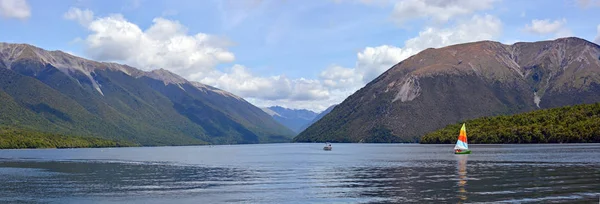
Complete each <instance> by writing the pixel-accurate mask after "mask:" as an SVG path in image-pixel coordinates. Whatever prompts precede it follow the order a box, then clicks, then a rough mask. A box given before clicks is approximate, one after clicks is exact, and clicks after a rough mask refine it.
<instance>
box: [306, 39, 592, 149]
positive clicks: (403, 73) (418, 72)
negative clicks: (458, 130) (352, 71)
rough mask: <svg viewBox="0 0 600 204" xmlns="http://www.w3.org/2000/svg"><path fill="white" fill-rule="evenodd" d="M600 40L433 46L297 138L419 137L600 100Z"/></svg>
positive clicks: (374, 139) (366, 139) (389, 139)
mask: <svg viewBox="0 0 600 204" xmlns="http://www.w3.org/2000/svg"><path fill="white" fill-rule="evenodd" d="M599 85H600V46H598V45H596V44H594V43H591V42H589V41H586V40H584V39H580V38H575V37H570V38H560V39H556V40H552V41H540V42H519V43H515V44H512V45H506V44H502V43H499V42H493V41H480V42H473V43H465V44H458V45H452V46H447V47H443V48H438V49H433V48H430V49H426V50H423V51H421V52H420V53H418V54H416V55H413V56H411V57H409V58H407V59H405V60H404V61H402V62H400V63H398V64H396V65H395V66H393V67H391V68H390V69H389V70H387V71H386V72H384V73H383V74H381V75H380V76H379V77H377V78H376V79H374V80H373V81H371V82H370V83H368V84H367V85H366V86H365V87H363V88H362V89H360V90H358V91H357V92H355V93H354V94H353V95H351V96H350V97H348V98H347V99H346V100H344V102H343V103H341V104H340V105H338V106H337V107H336V108H334V109H333V110H332V111H331V113H329V114H328V115H326V116H325V117H323V118H322V119H321V120H319V121H318V122H317V123H315V124H313V125H312V126H310V127H309V128H307V129H306V130H305V131H304V132H302V133H300V134H299V135H298V136H297V137H296V138H294V141H296V142H324V141H333V142H416V141H418V140H419V138H420V137H421V136H422V135H424V134H425V133H427V132H430V131H433V130H436V129H439V128H442V127H444V126H446V125H448V124H452V123H456V122H458V121H462V120H467V119H474V118H478V117H483V116H493V115H501V114H513V113H520V112H525V111H531V110H535V109H540V108H542V109H543V108H552V107H559V106H565V105H574V104H582V103H594V102H598V101H600V86H599Z"/></svg>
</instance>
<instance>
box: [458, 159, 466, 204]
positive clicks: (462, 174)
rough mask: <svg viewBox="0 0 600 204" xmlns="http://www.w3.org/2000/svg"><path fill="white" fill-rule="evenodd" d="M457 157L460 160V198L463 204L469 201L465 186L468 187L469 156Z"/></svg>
mask: <svg viewBox="0 0 600 204" xmlns="http://www.w3.org/2000/svg"><path fill="white" fill-rule="evenodd" d="M456 157H457V158H458V162H457V163H458V168H457V169H458V198H459V199H460V200H461V203H462V202H464V201H466V200H467V190H465V186H466V185H467V159H468V158H469V155H468V154H464V155H456Z"/></svg>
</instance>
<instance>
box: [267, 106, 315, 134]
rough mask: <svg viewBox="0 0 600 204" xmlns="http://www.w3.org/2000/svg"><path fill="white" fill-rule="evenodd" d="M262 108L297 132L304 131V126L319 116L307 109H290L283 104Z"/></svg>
mask: <svg viewBox="0 0 600 204" xmlns="http://www.w3.org/2000/svg"><path fill="white" fill-rule="evenodd" d="M262 109H263V111H265V112H266V113H267V114H269V115H271V117H273V119H275V120H276V121H277V122H279V123H281V124H282V125H284V126H286V127H287V128H289V129H290V130H292V131H294V132H296V133H300V132H302V130H304V129H302V127H304V126H307V124H309V123H310V122H311V121H312V120H313V119H314V118H315V116H317V113H315V112H312V111H310V110H306V109H289V108H284V107H281V106H271V107H266V108H262Z"/></svg>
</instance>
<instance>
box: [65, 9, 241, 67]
mask: <svg viewBox="0 0 600 204" xmlns="http://www.w3.org/2000/svg"><path fill="white" fill-rule="evenodd" d="M72 11H75V12H72V13H73V14H74V15H71V17H73V18H71V19H76V20H79V19H86V18H87V17H85V18H77V17H78V16H86V15H76V14H77V12H76V11H77V10H72ZM68 13H69V12H68ZM79 13H81V14H83V13H85V12H79ZM88 16H89V15H88ZM152 22H153V24H152V25H151V26H150V27H149V28H148V29H146V30H142V29H141V28H140V27H138V26H137V25H135V24H133V23H131V22H129V21H127V20H126V19H125V18H124V17H123V16H122V15H120V14H113V15H110V16H107V17H102V18H96V19H94V20H93V21H91V22H89V23H88V26H87V29H88V30H89V31H91V34H90V35H89V36H87V38H85V39H84V40H83V41H82V42H83V43H84V44H85V48H86V49H85V53H86V54H87V55H88V56H90V57H91V58H93V59H96V60H102V61H117V62H122V63H126V64H130V65H133V66H135V67H138V68H140V69H143V70H152V69H157V68H165V69H169V70H171V71H173V72H175V73H177V74H180V75H183V76H188V75H190V74H196V73H209V72H210V71H212V70H213V68H214V66H216V65H217V64H219V63H227V62H232V61H233V60H234V59H235V57H234V55H233V53H231V52H229V51H227V49H226V47H224V46H225V45H227V44H228V43H227V42H224V40H222V39H221V38H219V37H216V36H212V35H208V34H204V33H196V34H193V35H189V34H188V33H187V32H188V31H187V28H186V27H185V26H183V25H181V24H180V23H179V22H178V21H172V20H168V19H164V18H155V19H154V20H153V21H152Z"/></svg>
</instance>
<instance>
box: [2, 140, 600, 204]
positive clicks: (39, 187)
mask: <svg viewBox="0 0 600 204" xmlns="http://www.w3.org/2000/svg"><path fill="white" fill-rule="evenodd" d="M284 145H286V146H285V148H281V147H280V146H277V145H240V146H215V147H212V148H208V147H206V148H205V147H177V148H130V149H129V148H124V149H101V150H102V151H101V150H98V149H88V150H81V149H79V150H43V151H38V150H25V151H0V203H14V202H35V203H37V202H42V203H45V202H49V203H406V202H412V203H473V202H517V203H527V202H537V203H540V202H541V203H548V202H597V201H598V196H600V192H599V189H600V159H598V158H597V155H600V145H595V146H577V147H573V148H572V149H566V148H565V147H562V146H552V147H546V146H542V147H538V146H524V147H526V148H524V149H522V150H520V151H513V152H519V154H513V153H508V152H509V151H503V150H502V149H501V148H498V147H486V146H483V147H479V148H478V149H477V146H476V145H474V147H472V149H476V150H477V151H476V152H477V153H476V154H471V155H454V154H453V152H452V151H451V148H452V147H447V148H446V147H445V146H433V147H432V146H428V145H356V144H338V145H336V150H334V151H331V152H326V151H322V147H321V145H320V144H315V145H312V146H311V145H310V144H284ZM438 147H444V148H438ZM536 148H537V149H536ZM540 148H541V149H540ZM167 150H168V151H167ZM565 151H568V152H570V154H569V155H567V156H565V154H564V152H565ZM74 152H77V154H74ZM156 152H165V153H164V154H157V153H156ZM166 152H169V153H170V154H168V155H167V154H166ZM474 152H475V151H474ZM537 152H539V153H537ZM106 155H110V157H114V159H108V158H106V157H108V156H106ZM140 155H145V157H147V158H145V159H144V158H139V157H141V156H140ZM148 155H157V157H149V156H148ZM222 155H227V156H226V158H224V157H221V156H222ZM133 156H135V158H132V157H133ZM467 161H468V165H467ZM467 172H468V174H467Z"/></svg>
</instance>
